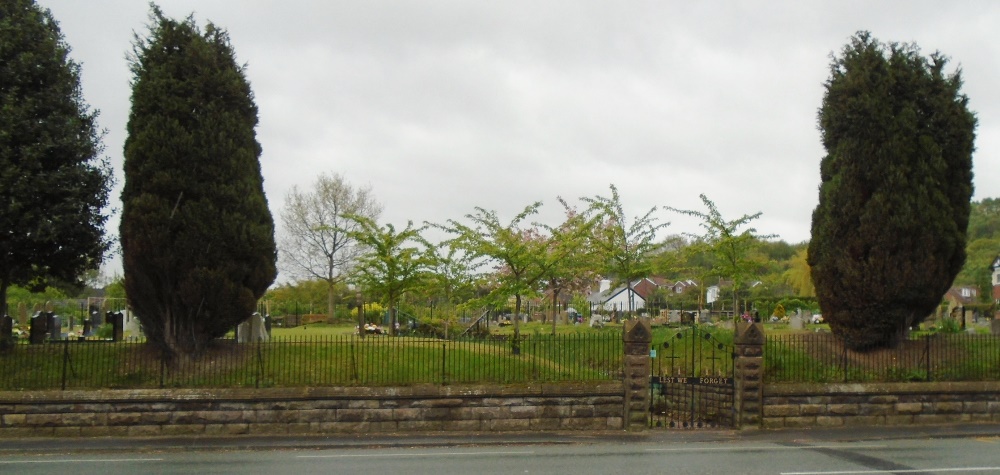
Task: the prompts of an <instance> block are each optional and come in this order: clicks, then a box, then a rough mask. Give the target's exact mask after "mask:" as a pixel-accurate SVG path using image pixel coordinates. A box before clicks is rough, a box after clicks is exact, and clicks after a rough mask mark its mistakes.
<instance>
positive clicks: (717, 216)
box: [668, 195, 790, 316]
mask: <svg viewBox="0 0 1000 475" xmlns="http://www.w3.org/2000/svg"><path fill="white" fill-rule="evenodd" d="M699 196H700V198H701V201H702V203H704V204H705V207H706V208H707V212H704V213H703V212H700V211H693V210H680V209H676V208H668V209H670V210H671V211H674V212H677V213H680V214H685V215H688V216H694V217H696V218H699V219H701V220H702V222H701V223H700V225H701V227H702V228H703V229H704V230H705V234H704V235H703V236H692V237H693V238H695V239H696V240H697V241H696V242H697V245H695V246H692V250H693V251H695V252H702V253H704V254H707V255H709V256H711V257H712V260H711V262H712V267H711V269H712V270H711V272H710V274H709V275H716V276H718V277H724V278H727V279H730V280H732V291H733V308H736V307H737V299H738V296H739V294H740V292H741V291H742V290H744V287H745V286H746V285H748V284H749V283H751V282H752V281H753V280H754V279H756V277H757V276H758V275H759V273H760V270H761V268H762V267H763V261H762V259H760V257H759V256H758V255H757V254H756V252H757V250H758V249H759V248H760V247H761V246H762V244H763V241H764V240H767V239H770V238H772V237H773V236H771V235H764V236H762V235H758V234H757V230H756V229H755V228H746V229H743V230H742V231H740V228H742V227H744V226H746V225H748V224H749V223H750V222H751V221H753V220H755V219H757V218H759V217H760V216H761V213H759V212H758V213H755V214H745V215H743V216H740V217H739V218H736V219H734V220H731V221H726V220H725V219H724V218H723V217H722V214H721V213H719V210H718V208H717V207H716V206H715V203H713V202H712V201H711V200H709V199H708V197H706V196H705V195H699ZM771 247H773V246H769V248H771ZM787 252H790V250H788V251H787ZM734 316H735V315H734Z"/></svg>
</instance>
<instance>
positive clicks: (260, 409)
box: [0, 382, 625, 438]
mask: <svg viewBox="0 0 1000 475" xmlns="http://www.w3.org/2000/svg"><path fill="white" fill-rule="evenodd" d="M624 393H625V391H624V386H623V384H622V383H621V382H600V383H572V384H555V383H553V384H527V385H510V386H496V385H466V386H430V385H428V386H412V387H392V388H353V387H352V388H272V389H143V390H97V391H0V438H15V437H99V436H122V437H125V436H138V437H149V436H178V435H205V436H213V435H215V436H219V435H274V434H364V433H378V432H419V431H459V432H499V431H555V430H621V429H623V428H624V414H623V412H624V406H625V399H624Z"/></svg>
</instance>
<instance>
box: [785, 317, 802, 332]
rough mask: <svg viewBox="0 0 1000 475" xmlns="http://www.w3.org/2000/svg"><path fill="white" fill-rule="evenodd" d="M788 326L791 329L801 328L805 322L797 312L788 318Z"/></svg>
mask: <svg viewBox="0 0 1000 475" xmlns="http://www.w3.org/2000/svg"><path fill="white" fill-rule="evenodd" d="M788 327H789V328H791V329H792V330H801V329H803V328H805V322H804V321H803V319H802V315H801V314H799V313H797V314H795V315H793V316H792V318H790V319H789V320H788Z"/></svg>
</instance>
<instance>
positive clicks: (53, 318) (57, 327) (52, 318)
mask: <svg viewBox="0 0 1000 475" xmlns="http://www.w3.org/2000/svg"><path fill="white" fill-rule="evenodd" d="M47 316H48V319H49V322H48V325H49V339H50V340H53V341H54V340H62V317H60V316H59V315H56V314H55V313H54V312H48V313H47Z"/></svg>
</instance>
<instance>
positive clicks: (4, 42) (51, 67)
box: [0, 0, 111, 314]
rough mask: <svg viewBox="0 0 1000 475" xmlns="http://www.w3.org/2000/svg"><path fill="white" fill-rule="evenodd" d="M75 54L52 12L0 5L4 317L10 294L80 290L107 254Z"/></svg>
mask: <svg viewBox="0 0 1000 475" xmlns="http://www.w3.org/2000/svg"><path fill="white" fill-rule="evenodd" d="M69 51H70V48H69V46H68V45H67V44H66V42H65V40H64V39H63V36H62V33H61V32H60V30H59V25H58V24H57V23H56V21H55V19H53V17H52V14H51V13H50V12H49V11H48V10H47V9H43V8H40V7H39V6H38V5H36V4H35V2H34V1H33V0H4V1H2V2H0V314H2V313H4V312H5V311H6V308H7V289H8V287H9V286H10V285H33V284H43V283H45V281H46V280H58V281H63V282H79V281H80V276H81V275H82V274H83V272H84V271H85V270H88V269H96V268H97V267H98V266H99V265H100V263H101V260H102V259H103V256H104V253H105V251H107V250H108V248H109V246H110V242H109V241H108V240H107V238H106V237H105V235H104V224H105V222H106V221H107V215H104V214H102V213H103V209H104V207H105V206H106V205H107V203H108V194H109V191H110V185H111V171H110V167H109V165H108V163H107V160H106V159H104V158H102V157H99V155H100V153H101V151H102V147H101V145H100V141H101V138H100V134H99V133H98V130H97V125H96V118H97V113H96V112H92V111H90V110H89V108H88V107H87V105H86V103H84V101H83V97H82V94H81V89H80V66H79V65H78V64H77V63H74V62H73V61H72V60H70V59H69Z"/></svg>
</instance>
